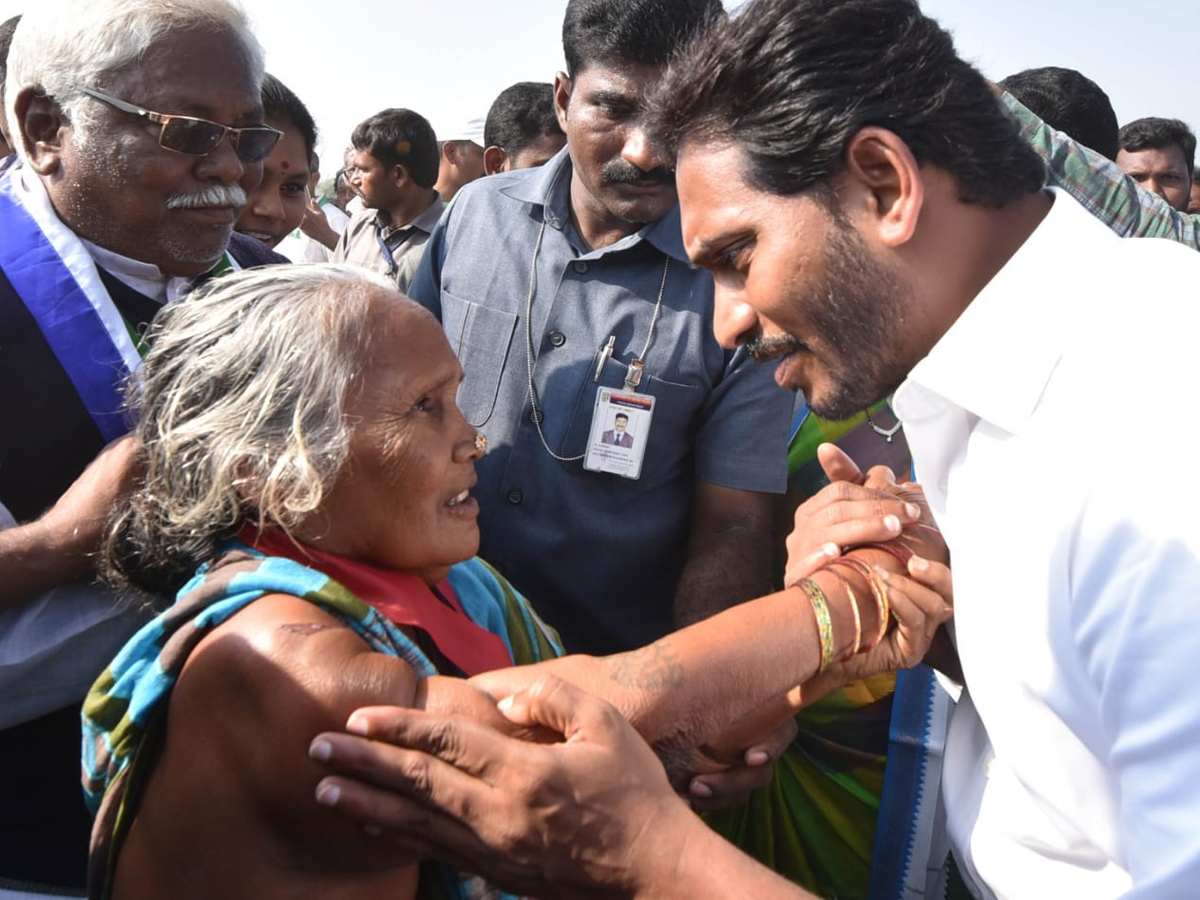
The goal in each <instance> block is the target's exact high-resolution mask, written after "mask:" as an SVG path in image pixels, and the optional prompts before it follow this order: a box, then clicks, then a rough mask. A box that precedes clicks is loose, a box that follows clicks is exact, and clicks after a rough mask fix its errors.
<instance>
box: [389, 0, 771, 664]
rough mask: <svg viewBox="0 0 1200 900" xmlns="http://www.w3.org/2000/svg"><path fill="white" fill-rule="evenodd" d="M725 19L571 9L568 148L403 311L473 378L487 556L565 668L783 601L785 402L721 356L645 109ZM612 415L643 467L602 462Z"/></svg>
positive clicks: (441, 227) (691, 5)
mask: <svg viewBox="0 0 1200 900" xmlns="http://www.w3.org/2000/svg"><path fill="white" fill-rule="evenodd" d="M715 14H721V5H720V3H719V2H717V0H687V2H682V3H681V2H679V0H572V2H571V3H569V4H568V7H567V12H566V20H565V22H564V25H563V45H564V50H565V54H566V60H567V69H568V72H567V74H563V73H559V75H558V76H557V77H556V79H555V106H556V110H557V113H558V117H559V120H560V122H561V124H562V126H563V129H564V131H565V132H566V134H567V148H566V149H565V150H564V151H562V152H560V153H559V154H558V155H557V156H556V157H554V159H552V160H551V161H550V162H549V163H547V164H546V165H545V166H544V167H542V168H540V169H531V170H523V171H514V172H509V173H504V174H500V175H493V176H489V177H487V178H483V179H480V180H478V181H476V182H473V183H472V184H469V185H467V186H466V187H464V188H463V189H462V191H460V193H459V194H458V196H457V197H456V198H455V201H454V203H452V204H451V206H450V207H449V208H448V210H447V212H446V214H445V215H444V217H443V219H442V221H441V222H440V223H439V224H438V226H437V227H436V228H435V229H434V232H433V234H432V236H431V237H430V240H429V243H428V244H427V246H426V252H425V256H424V258H423V260H422V262H421V265H420V266H419V267H418V269H417V273H416V275H415V276H414V279H413V281H412V283H411V285H410V288H409V293H410V294H411V296H412V297H413V298H414V299H416V300H417V301H418V302H420V303H422V304H423V305H425V306H426V307H427V308H429V309H430V310H431V311H433V312H434V314H436V315H437V316H438V317H439V318H440V319H441V321H442V324H443V327H444V328H445V330H446V333H447V335H448V337H449V339H450V343H451V346H453V347H454V349H455V350H456V352H457V353H458V355H459V358H460V360H461V361H462V365H463V370H464V380H463V384H462V387H461V388H460V391H459V396H458V399H459V405H460V407H461V408H462V410H463V412H464V414H465V415H466V417H467V419H468V421H470V422H471V423H472V424H473V425H475V426H476V427H477V428H479V429H480V431H482V432H483V433H484V434H485V435H486V436H487V438H488V441H489V452H488V455H487V456H486V457H485V458H484V459H483V460H481V461H480V462H479V464H478V466H477V468H478V473H479V484H478V486H477V488H476V489H475V491H474V493H475V494H476V496H477V498H478V500H479V504H480V508H481V518H480V531H481V533H482V546H481V548H480V555H481V556H483V558H485V559H487V560H488V561H490V562H491V563H493V564H494V565H496V566H497V567H498V568H499V569H500V570H501V571H502V572H503V573H504V574H505V575H507V576H508V578H509V579H510V580H512V582H513V583H514V584H515V585H516V586H517V587H518V588H520V589H521V590H522V591H523V592H525V593H526V594H527V595H528V596H529V597H530V598H531V599H532V600H533V602H534V603H535V605H536V606H537V608H538V610H539V612H541V613H542V614H543V615H544V616H545V618H546V619H547V620H548V621H549V622H550V623H551V624H552V625H554V626H555V627H556V628H558V629H559V631H560V633H561V635H562V638H563V641H564V643H565V645H566V647H567V649H568V650H569V651H578V652H587V653H611V652H614V651H618V650H624V649H628V648H631V647H636V646H642V645H644V644H645V643H647V642H649V641H651V640H653V639H655V638H657V637H659V636H660V635H662V634H664V633H666V632H667V631H669V630H671V629H672V628H673V627H675V626H678V625H681V624H687V623H689V622H692V621H696V620H698V619H701V618H704V617H706V616H708V615H710V614H712V613H713V612H716V611H718V610H720V609H723V608H725V607H726V606H728V605H730V604H732V603H735V602H738V601H740V600H743V599H746V598H749V597H752V596H756V595H758V594H760V593H763V592H765V591H767V590H768V589H769V586H770V585H769V573H770V568H771V547H770V543H769V542H770V538H769V534H770V522H771V517H772V513H773V507H774V495H775V494H777V493H779V492H782V490H783V488H784V485H785V480H786V437H787V435H786V429H787V425H788V418H789V414H790V411H791V396H790V395H789V394H787V393H786V392H784V391H782V390H780V389H779V388H778V387H776V386H775V384H774V383H773V381H772V379H771V372H770V370H769V368H768V367H765V366H760V365H759V364H757V363H755V362H753V361H752V360H750V359H749V358H748V357H747V356H746V355H745V353H744V351H737V352H731V351H725V350H722V349H721V347H720V346H719V345H718V344H717V342H716V340H715V338H714V337H713V304H712V294H713V284H712V279H711V277H710V276H709V275H708V274H707V273H705V272H702V271H699V270H696V269H693V268H692V267H691V266H690V265H689V263H688V259H687V256H686V254H685V253H684V251H683V246H682V242H681V237H680V226H679V211H678V206H677V205H676V197H675V186H674V177H673V173H672V172H671V170H670V169H669V168H668V167H667V166H666V165H665V162H664V159H663V157H662V156H661V155H660V153H659V151H658V149H657V148H656V147H654V146H652V145H651V144H650V143H649V142H647V140H646V137H645V133H644V131H643V129H642V115H643V100H644V98H645V96H646V95H647V93H648V91H649V90H650V88H651V87H652V86H653V85H654V84H655V83H656V82H657V81H658V79H659V77H660V75H661V73H662V69H663V66H664V64H665V62H666V60H667V58H668V57H669V55H670V54H671V52H672V51H673V50H674V48H675V47H676V46H677V45H678V44H679V42H681V41H682V40H685V39H686V38H687V37H688V36H689V35H690V34H691V33H693V32H694V30H695V29H696V28H697V27H698V26H699V24H700V23H701V22H702V21H703V19H704V17H705V16H706V15H715ZM617 414H622V415H624V416H625V417H626V420H627V421H628V426H627V428H628V433H629V434H630V435H631V436H632V444H631V446H628V447H627V446H616V445H613V444H612V443H611V442H609V443H605V442H604V441H603V434H604V432H605V431H606V430H608V429H610V428H611V427H612V422H613V421H614V419H615V416H616V415H617Z"/></svg>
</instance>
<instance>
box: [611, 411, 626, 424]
mask: <svg viewBox="0 0 1200 900" xmlns="http://www.w3.org/2000/svg"><path fill="white" fill-rule="evenodd" d="M617 419H624V420H625V421H626V422H628V421H629V415H628V413H617V414H616V415H615V416H613V421H614V422H615V421H617Z"/></svg>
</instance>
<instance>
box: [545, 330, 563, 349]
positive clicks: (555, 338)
mask: <svg viewBox="0 0 1200 900" xmlns="http://www.w3.org/2000/svg"><path fill="white" fill-rule="evenodd" d="M547 337H548V338H549V339H550V346H551V347H561V346H562V345H563V344H565V343H566V342H567V336H566V335H565V334H563V333H562V332H561V331H552V332H550V334H548V335H547Z"/></svg>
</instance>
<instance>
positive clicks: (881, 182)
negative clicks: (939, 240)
mask: <svg viewBox="0 0 1200 900" xmlns="http://www.w3.org/2000/svg"><path fill="white" fill-rule="evenodd" d="M845 159H846V172H845V175H846V177H847V178H848V179H849V180H850V182H851V183H852V184H854V185H856V186H857V187H858V188H859V189H860V191H859V193H860V195H861V197H862V198H863V199H864V200H865V202H866V206H867V209H866V212H867V215H868V219H869V221H871V222H872V227H874V228H875V230H876V233H877V235H878V237H879V239H880V241H882V242H883V243H884V244H885V245H886V246H889V247H898V246H900V245H902V244H904V243H907V242H908V241H909V240H910V239H911V238H912V236H913V234H914V232H915V231H916V228H917V221H918V220H919V219H920V217H921V207H922V205H923V204H924V202H925V182H924V180H923V179H922V178H921V167H920V166H919V165H917V160H916V158H915V157H914V156H913V154H912V151H911V150H909V149H908V145H907V144H906V143H904V141H903V140H902V139H901V138H900V136H899V135H897V134H896V133H895V132H893V131H888V130H887V129H886V128H879V127H876V126H869V127H867V128H863V129H861V130H859V131H858V133H857V134H855V135H854V137H852V138H851V139H850V143H849V144H848V145H847V147H846V155H845Z"/></svg>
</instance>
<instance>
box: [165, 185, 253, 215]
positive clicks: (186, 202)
mask: <svg viewBox="0 0 1200 900" xmlns="http://www.w3.org/2000/svg"><path fill="white" fill-rule="evenodd" d="M248 200H249V197H248V196H247V195H246V191H245V189H244V188H242V186H241V185H240V184H214V185H210V186H209V187H206V188H205V189H204V190H202V191H200V192H199V193H197V194H176V195H175V196H174V197H168V198H167V209H205V208H208V207H234V208H236V209H241V208H242V207H243V206H245V205H246V203H247V201H248Z"/></svg>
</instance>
